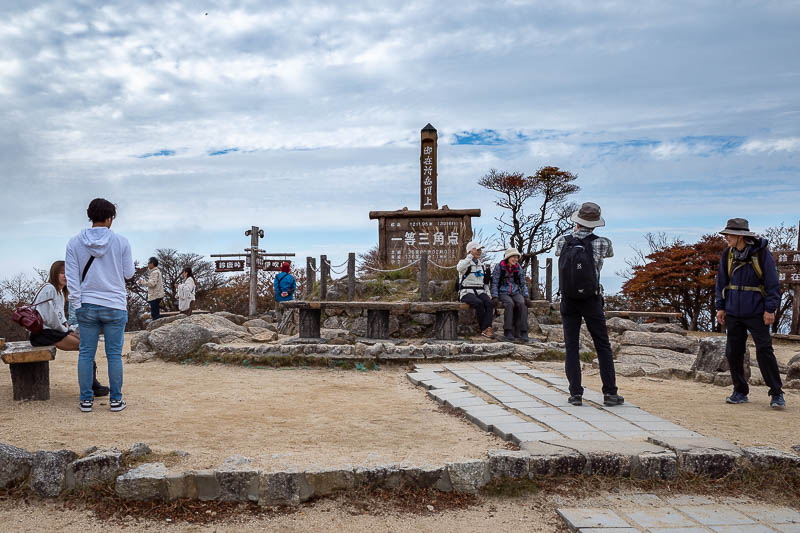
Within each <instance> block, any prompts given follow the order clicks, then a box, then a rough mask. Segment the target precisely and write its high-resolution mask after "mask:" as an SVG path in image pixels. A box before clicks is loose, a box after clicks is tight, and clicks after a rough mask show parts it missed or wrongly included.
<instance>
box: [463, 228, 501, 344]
mask: <svg viewBox="0 0 800 533" xmlns="http://www.w3.org/2000/svg"><path fill="white" fill-rule="evenodd" d="M482 253H483V245H482V244H481V243H479V242H478V241H470V242H469V243H468V244H467V256H466V257H465V258H464V259H462V260H461V261H459V262H458V264H457V265H456V270H458V276H459V278H460V279H461V290H460V291H459V292H458V299H459V300H460V301H462V302H464V303H466V304H469V306H470V307H472V308H473V309H475V315H476V317H477V319H478V329H479V330H480V332H481V335H483V336H484V337H491V336H492V335H494V329H493V328H492V320H493V319H494V304H493V303H492V298H491V296H489V283H490V282H491V279H487V278H488V277H487V276H486V272H485V270H484V264H483V263H481V262H480V259H481V254H482Z"/></svg>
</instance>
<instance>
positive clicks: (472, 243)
mask: <svg viewBox="0 0 800 533" xmlns="http://www.w3.org/2000/svg"><path fill="white" fill-rule="evenodd" d="M473 248H477V249H478V250H482V249H483V245H482V244H481V243H479V242H478V241H469V242H468V243H467V253H469V252H471V251H472V249H473Z"/></svg>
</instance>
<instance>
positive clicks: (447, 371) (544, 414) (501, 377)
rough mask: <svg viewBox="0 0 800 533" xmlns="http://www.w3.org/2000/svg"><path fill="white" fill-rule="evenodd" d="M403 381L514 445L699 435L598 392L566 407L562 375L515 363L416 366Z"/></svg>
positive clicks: (564, 380)
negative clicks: (608, 401)
mask: <svg viewBox="0 0 800 533" xmlns="http://www.w3.org/2000/svg"><path fill="white" fill-rule="evenodd" d="M408 379H409V380H410V381H411V382H412V383H414V384H415V385H420V386H422V387H425V388H426V389H428V395H429V396H431V397H432V398H433V399H435V400H436V401H438V402H439V403H443V404H445V405H447V406H449V407H452V408H454V409H459V410H461V411H463V412H464V413H465V415H466V417H467V418H468V419H469V420H471V421H472V422H474V423H475V424H476V425H477V426H478V427H480V428H481V429H483V430H485V431H492V432H494V433H495V434H497V435H498V436H499V437H500V438H502V439H505V440H510V441H512V442H515V443H517V444H520V443H522V442H531V441H558V440H563V439H569V440H585V441H600V440H637V441H642V440H646V439H647V438H648V437H678V438H695V437H702V435H700V434H699V433H695V432H693V431H689V430H687V429H684V428H682V427H681V426H679V425H677V424H673V423H672V422H670V421H668V420H665V419H663V418H660V417H657V416H655V415H652V414H650V413H648V412H646V411H644V410H643V409H640V408H639V407H637V406H635V405H632V404H629V403H627V402H626V403H625V404H624V405H622V406H617V407H605V406H604V405H603V395H602V393H599V392H595V391H591V390H588V389H586V391H585V392H584V395H583V400H584V403H583V406H580V407H575V406H572V405H569V403H568V402H567V399H568V398H569V389H568V386H567V385H568V384H567V380H566V379H565V378H563V377H560V376H556V375H553V374H549V373H545V372H540V371H538V370H536V369H534V368H532V367H530V366H527V365H525V364H522V363H518V362H500V363H463V362H460V363H451V364H441V365H437V364H418V365H415V371H414V372H410V373H408Z"/></svg>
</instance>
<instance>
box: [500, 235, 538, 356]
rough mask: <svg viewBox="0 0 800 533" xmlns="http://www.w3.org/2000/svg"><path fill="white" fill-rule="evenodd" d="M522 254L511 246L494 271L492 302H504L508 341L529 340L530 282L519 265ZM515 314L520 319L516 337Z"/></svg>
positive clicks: (504, 318) (504, 321)
mask: <svg viewBox="0 0 800 533" xmlns="http://www.w3.org/2000/svg"><path fill="white" fill-rule="evenodd" d="M520 257H521V254H520V253H519V252H518V251H517V249H516V248H509V249H508V250H506V252H505V254H503V260H502V261H500V263H499V264H498V265H497V266H495V267H494V271H493V272H492V302H493V303H494V304H495V305H497V304H498V303H499V302H503V308H504V310H503V338H504V339H505V340H507V341H514V340H517V341H521V342H528V341H529V340H530V339H529V338H528V307H529V306H530V305H531V300H530V298H529V297H528V283H527V282H526V281H525V273H524V272H523V271H522V268H521V267H520V266H519V258H520ZM514 315H516V316H517V319H518V320H519V337H518V338H514V333H513V332H514Z"/></svg>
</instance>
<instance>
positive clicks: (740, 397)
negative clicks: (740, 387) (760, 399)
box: [725, 392, 750, 404]
mask: <svg viewBox="0 0 800 533" xmlns="http://www.w3.org/2000/svg"><path fill="white" fill-rule="evenodd" d="M725 401H726V402H728V403H734V404H735V403H747V402H749V401H750V400H748V399H747V394H742V393H741V392H734V393H733V394H731V395H730V396H728V397H727V398H725Z"/></svg>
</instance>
